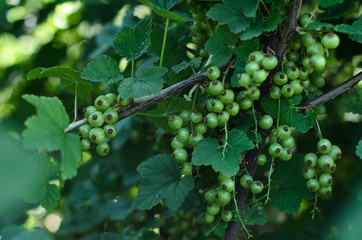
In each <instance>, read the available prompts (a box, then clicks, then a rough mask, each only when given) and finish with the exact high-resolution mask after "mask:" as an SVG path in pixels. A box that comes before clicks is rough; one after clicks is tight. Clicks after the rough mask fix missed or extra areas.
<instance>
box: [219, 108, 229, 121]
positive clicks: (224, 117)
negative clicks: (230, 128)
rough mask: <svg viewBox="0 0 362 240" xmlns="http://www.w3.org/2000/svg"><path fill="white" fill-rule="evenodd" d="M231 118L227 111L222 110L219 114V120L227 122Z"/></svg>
mask: <svg viewBox="0 0 362 240" xmlns="http://www.w3.org/2000/svg"><path fill="white" fill-rule="evenodd" d="M229 118H230V115H229V113H228V112H227V111H221V112H219V115H218V116H217V120H219V122H220V123H227V122H228V121H229Z"/></svg>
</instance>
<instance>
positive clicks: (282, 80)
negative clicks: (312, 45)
mask: <svg viewBox="0 0 362 240" xmlns="http://www.w3.org/2000/svg"><path fill="white" fill-rule="evenodd" d="M288 69H289V68H288ZM274 82H275V84H277V85H279V86H282V85H284V84H286V83H287V82H288V75H287V74H286V73H284V72H277V73H276V74H275V75H274Z"/></svg>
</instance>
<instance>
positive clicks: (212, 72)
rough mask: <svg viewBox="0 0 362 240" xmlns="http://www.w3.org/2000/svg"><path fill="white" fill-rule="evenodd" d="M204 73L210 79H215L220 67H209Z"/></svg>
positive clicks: (218, 75)
mask: <svg viewBox="0 0 362 240" xmlns="http://www.w3.org/2000/svg"><path fill="white" fill-rule="evenodd" d="M206 74H207V77H208V78H209V79H210V80H211V81H215V80H217V79H218V78H219V77H220V69H219V68H218V67H216V66H212V67H209V69H207V73H206Z"/></svg>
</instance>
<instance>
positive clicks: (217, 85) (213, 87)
mask: <svg viewBox="0 0 362 240" xmlns="http://www.w3.org/2000/svg"><path fill="white" fill-rule="evenodd" d="M208 90H209V94H210V95H211V96H216V95H219V94H220V93H222V91H224V84H223V83H222V82H220V81H219V80H215V81H212V82H211V83H210V84H209V87H208Z"/></svg>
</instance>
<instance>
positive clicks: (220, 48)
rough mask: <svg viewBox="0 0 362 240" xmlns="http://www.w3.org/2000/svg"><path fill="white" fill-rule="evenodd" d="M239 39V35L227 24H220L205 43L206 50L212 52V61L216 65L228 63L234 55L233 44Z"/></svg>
mask: <svg viewBox="0 0 362 240" xmlns="http://www.w3.org/2000/svg"><path fill="white" fill-rule="evenodd" d="M237 41H238V38H237V36H236V35H234V34H233V33H231V32H230V31H229V29H228V28H227V27H226V26H225V25H223V26H220V27H219V28H218V29H217V32H216V33H215V34H214V35H213V36H212V37H211V38H210V39H209V40H207V42H206V44H205V48H206V50H207V51H208V52H209V53H210V54H212V63H213V64H214V65H222V64H224V63H227V61H229V59H230V58H231V56H232V53H233V50H232V49H233V45H235V44H236V42H237Z"/></svg>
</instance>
